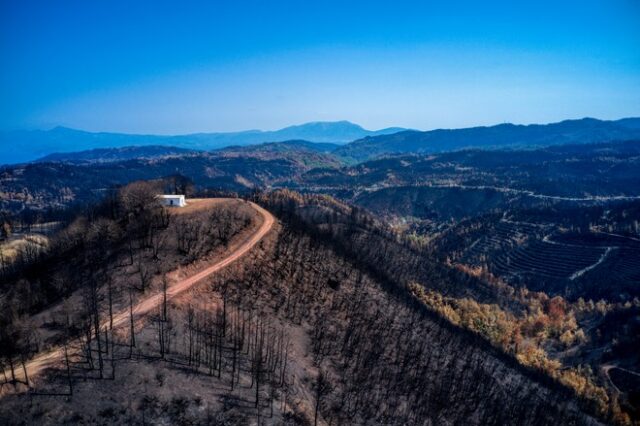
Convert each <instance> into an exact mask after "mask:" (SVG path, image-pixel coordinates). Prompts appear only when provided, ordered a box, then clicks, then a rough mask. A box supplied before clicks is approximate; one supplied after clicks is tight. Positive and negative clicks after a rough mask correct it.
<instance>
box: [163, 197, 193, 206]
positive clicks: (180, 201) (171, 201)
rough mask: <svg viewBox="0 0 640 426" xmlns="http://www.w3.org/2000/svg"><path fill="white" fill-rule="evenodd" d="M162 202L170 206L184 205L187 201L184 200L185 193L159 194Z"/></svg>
mask: <svg viewBox="0 0 640 426" xmlns="http://www.w3.org/2000/svg"><path fill="white" fill-rule="evenodd" d="M158 199H159V200H160V204H162V205H163V206H169V207H184V206H186V205H187V203H186V202H185V201H184V195H158Z"/></svg>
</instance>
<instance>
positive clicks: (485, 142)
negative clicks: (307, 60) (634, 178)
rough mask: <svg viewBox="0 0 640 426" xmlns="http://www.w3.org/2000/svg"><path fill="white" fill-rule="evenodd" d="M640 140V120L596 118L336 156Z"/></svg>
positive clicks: (372, 139) (394, 143) (370, 143)
mask: <svg viewBox="0 0 640 426" xmlns="http://www.w3.org/2000/svg"><path fill="white" fill-rule="evenodd" d="M638 138H640V118H625V119H621V120H616V121H604V120H597V119H594V118H583V119H580V120H566V121H561V122H559V123H551V124H531V125H516V124H499V125H496V126H489V127H470V128H466V129H453V130H447V129H438V130H431V131H426V132H420V131H415V130H406V131H402V132H398V133H394V134H390V135H379V136H367V137H365V138H362V139H360V140H356V141H354V142H351V143H349V144H347V145H345V146H342V147H340V148H338V149H336V150H335V151H334V152H333V154H334V155H337V156H339V157H341V158H343V159H346V160H349V161H351V162H358V161H364V160H367V159H371V158H374V157H378V156H380V155H385V154H404V153H422V154H428V153H437V152H446V151H455V150H460V149H465V148H482V149H493V148H539V147H546V146H552V145H563V144H582V143H597V142H608V141H615V140H628V139H638Z"/></svg>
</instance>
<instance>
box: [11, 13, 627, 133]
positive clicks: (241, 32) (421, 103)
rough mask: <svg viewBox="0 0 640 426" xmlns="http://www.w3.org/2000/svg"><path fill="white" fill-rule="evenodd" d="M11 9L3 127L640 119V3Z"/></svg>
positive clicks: (131, 128)
mask: <svg viewBox="0 0 640 426" xmlns="http://www.w3.org/2000/svg"><path fill="white" fill-rule="evenodd" d="M521 3H525V2H517V1H504V2H503V1H482V2H479V1H455V0H449V1H446V2H428V1H420V2H409V1H393V2H392V1H389V2H377V1H366V2H359V1H358V2H355V1H354V2H348V1H323V2H320V1H317V2H312V1H303V0H299V1H288V2H282V1H281V2H278V1H269V2H268V1H228V2H218V1H208V2H204V1H203V2H195V1H179V2H178V1H175V2H168V1H158V0H156V1H135V2H134V1H119V0H111V1H106V0H102V1H100V0H96V1H87V0H82V1H65V0H58V1H44V0H43V1H32V0H0V55H1V64H2V66H1V67H0V129H5V130H6V129H16V128H49V127H52V126H55V125H65V126H70V127H75V128H80V129H86V130H93V131H119V132H133V133H160V134H176V133H189V132H200V131H233V130H242V129H250V128H260V129H275V128H280V127H284V126H287V125H290V124H297V123H302V122H306V121H318V120H343V119H346V120H351V121H354V122H357V123H359V124H362V125H363V126H365V127H367V128H374V129H375V128H381V127H387V126H404V127H411V128H419V129H432V128H438V127H465V126H471V125H482V124H495V123H500V122H507V121H509V122H516V123H531V122H551V121H558V120H562V119H566V118H579V117H584V116H593V117H597V118H605V119H612V118H620V117H624V116H639V115H640V2H637V1H635V0H602V1H592V0H583V1H562V0H555V1H545V0H541V1H535V2H533V1H532V2H526V3H528V4H521Z"/></svg>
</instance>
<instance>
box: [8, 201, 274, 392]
mask: <svg viewBox="0 0 640 426" xmlns="http://www.w3.org/2000/svg"><path fill="white" fill-rule="evenodd" d="M250 204H251V207H253V208H254V209H255V210H256V211H257V212H258V213H260V215H261V216H262V217H263V219H264V220H263V222H262V225H261V226H260V228H259V229H258V230H257V231H256V232H255V233H254V234H252V235H251V237H249V238H248V239H247V240H245V241H244V242H242V243H241V244H240V245H239V246H237V247H236V248H235V249H234V250H233V251H232V252H231V253H229V254H228V255H227V256H226V257H225V258H223V259H221V260H219V261H217V262H216V263H214V264H213V265H211V266H209V267H207V268H205V269H203V270H201V271H200V272H197V273H196V274H194V275H192V276H190V277H187V278H184V279H182V280H180V281H178V282H175V283H173V284H171V285H169V288H168V289H167V300H171V299H172V298H174V297H176V296H178V295H180V294H181V293H183V292H185V291H186V290H188V289H190V288H191V287H193V286H194V285H195V284H197V283H198V282H199V281H201V280H202V279H204V278H206V277H208V276H209V275H211V274H213V273H215V272H218V271H220V270H221V269H223V268H224V267H226V266H228V265H230V264H231V263H233V262H235V261H236V260H238V259H240V258H241V257H242V256H244V255H245V254H247V253H248V252H249V251H250V250H251V249H252V248H253V247H254V246H255V245H256V244H258V242H260V240H262V238H264V236H265V235H267V233H268V232H269V231H270V230H271V228H272V226H273V224H274V223H275V219H274V217H273V215H271V213H269V212H268V211H266V210H265V209H263V208H262V207H260V206H258V205H257V204H254V203H250ZM161 302H162V294H156V295H154V296H150V297H147V298H145V299H143V300H140V301H139V302H138V303H137V304H136V305H135V307H134V309H133V314H134V316H135V317H140V316H142V315H145V314H147V313H149V312H151V311H152V310H153V309H154V308H156V307H157V306H159V305H160V303H161ZM129 315H130V314H129V309H123V310H121V311H120V312H118V313H115V314H114V315H113V327H114V328H115V327H118V326H123V325H126V324H128V321H129ZM106 325H107V322H105V323H104V324H103V326H106ZM63 358H64V349H63V348H62V347H58V348H54V349H52V350H50V351H48V352H45V353H41V354H39V355H37V356H36V357H34V358H33V359H31V360H30V361H29V362H27V364H26V368H27V373H28V375H29V378H30V379H31V378H32V377H35V376H37V375H38V373H40V372H42V371H43V370H45V369H47V368H51V367H54V366H55V365H56V363H59V362H61V361H62V360H63ZM17 367H18V368H16V379H18V380H24V373H23V371H22V368H20V366H17ZM5 373H6V374H7V376H6V377H10V372H5Z"/></svg>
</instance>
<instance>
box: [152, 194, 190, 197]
mask: <svg viewBox="0 0 640 426" xmlns="http://www.w3.org/2000/svg"><path fill="white" fill-rule="evenodd" d="M157 197H158V198H184V195H177V194H176V195H157Z"/></svg>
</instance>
